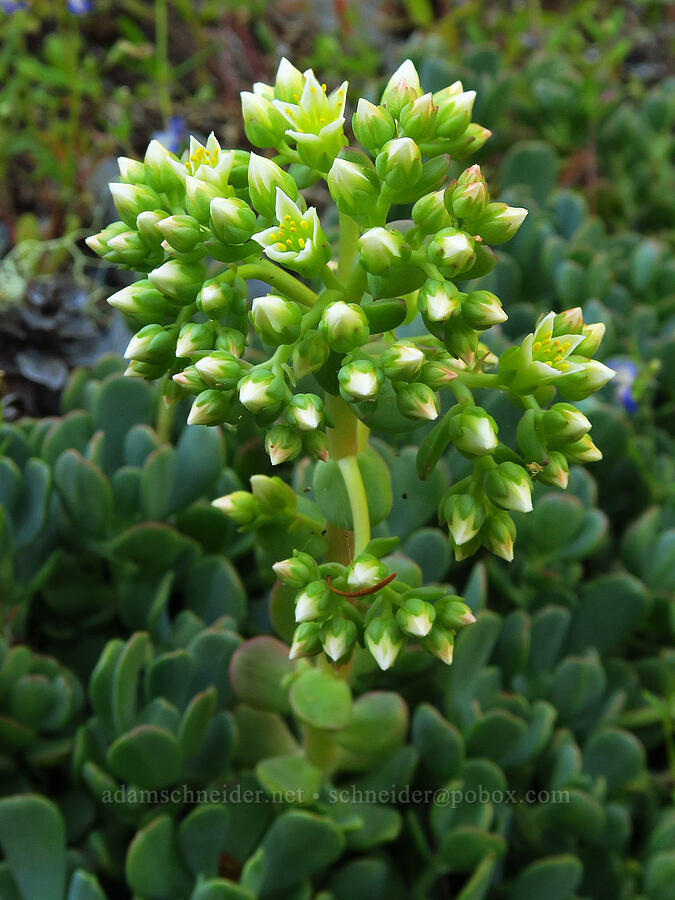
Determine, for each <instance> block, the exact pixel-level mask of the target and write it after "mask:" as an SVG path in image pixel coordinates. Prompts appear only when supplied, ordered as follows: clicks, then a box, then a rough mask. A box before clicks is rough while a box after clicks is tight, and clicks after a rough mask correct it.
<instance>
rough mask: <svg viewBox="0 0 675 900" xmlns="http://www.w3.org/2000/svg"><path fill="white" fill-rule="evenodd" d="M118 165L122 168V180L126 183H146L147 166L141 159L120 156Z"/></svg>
mask: <svg viewBox="0 0 675 900" xmlns="http://www.w3.org/2000/svg"><path fill="white" fill-rule="evenodd" d="M117 166H118V168H119V170H120V181H122V182H124V184H141V185H145V183H146V174H145V166H144V165H143V163H142V162H141V161H140V160H139V159H129V157H128V156H118V157H117Z"/></svg>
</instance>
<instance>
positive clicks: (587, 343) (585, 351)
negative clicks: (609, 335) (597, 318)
mask: <svg viewBox="0 0 675 900" xmlns="http://www.w3.org/2000/svg"><path fill="white" fill-rule="evenodd" d="M581 333H582V334H583V336H584V339H583V341H582V342H581V343H580V344H577V346H576V347H575V348H574V352H575V354H576V355H577V356H586V357H588V358H590V357H591V356H593V354H594V353H596V352H597V350H598V347H599V346H600V344H601V343H602V339H603V337H604V336H605V323H604V322H594V323H593V324H592V325H584V327H583V328H582V329H581Z"/></svg>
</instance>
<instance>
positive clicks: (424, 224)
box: [412, 189, 452, 234]
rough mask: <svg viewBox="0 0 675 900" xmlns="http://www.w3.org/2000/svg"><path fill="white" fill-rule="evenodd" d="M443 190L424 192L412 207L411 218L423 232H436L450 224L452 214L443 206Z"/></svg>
mask: <svg viewBox="0 0 675 900" xmlns="http://www.w3.org/2000/svg"><path fill="white" fill-rule="evenodd" d="M444 194H445V190H443V189H441V190H440V191H433V192H432V193H431V194H425V195H424V196H423V197H420V199H419V200H418V201H417V202H416V203H415V205H414V206H413V208H412V219H413V222H414V223H415V225H417V226H418V227H419V228H420V229H421V230H422V231H423V233H424V234H436V232H438V231H440V230H441V229H442V228H448V227H450V226H452V216H451V215H450V213H449V212H448V210H447V209H446V208H445V203H444V199H443V197H444Z"/></svg>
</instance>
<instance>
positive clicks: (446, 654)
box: [423, 625, 455, 666]
mask: <svg viewBox="0 0 675 900" xmlns="http://www.w3.org/2000/svg"><path fill="white" fill-rule="evenodd" d="M423 644H424V647H425V648H426V649H427V650H428V651H429V652H430V653H433V655H434V656H436V657H437V658H438V659H440V660H441V662H444V663H445V664H446V666H449V665H450V664H451V663H452V656H453V652H454V647H455V636H454V634H453V633H452V631H448V630H447V629H446V628H443V627H442V626H441V625H434V627H433V628H432V629H431V631H430V632H429V634H428V635H427V636H426V637H425V639H424V641H423Z"/></svg>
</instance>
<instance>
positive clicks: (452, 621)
mask: <svg viewBox="0 0 675 900" xmlns="http://www.w3.org/2000/svg"><path fill="white" fill-rule="evenodd" d="M475 621H476V617H475V616H474V614H473V613H472V612H471V610H470V609H469V607H468V606H467V604H466V603H465V601H464V600H463V598H462V597H458V596H456V595H452V594H448V595H446V596H445V597H441V599H440V600H438V601H437V602H436V622H437V623H438V624H439V625H442V626H443V628H447V629H449V630H450V629H454V628H463V627H464V626H465V625H471V624H473V623H474V622H475Z"/></svg>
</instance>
